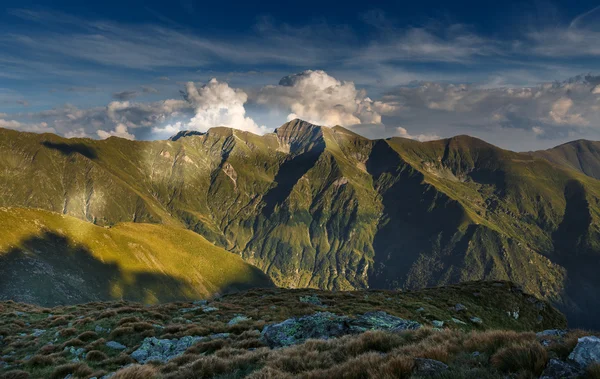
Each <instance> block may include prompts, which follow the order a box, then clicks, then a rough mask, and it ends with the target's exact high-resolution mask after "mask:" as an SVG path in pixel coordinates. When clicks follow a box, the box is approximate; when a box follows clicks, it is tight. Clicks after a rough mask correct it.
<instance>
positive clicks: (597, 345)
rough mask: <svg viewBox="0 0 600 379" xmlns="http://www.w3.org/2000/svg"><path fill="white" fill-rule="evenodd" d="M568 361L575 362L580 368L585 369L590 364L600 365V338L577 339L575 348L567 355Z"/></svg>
mask: <svg viewBox="0 0 600 379" xmlns="http://www.w3.org/2000/svg"><path fill="white" fill-rule="evenodd" d="M569 359H570V360H572V361H574V362H577V363H578V364H579V365H580V366H582V367H587V366H589V365H591V364H592V363H600V338H598V337H595V336H586V337H581V338H579V339H578V340H577V346H575V348H574V349H573V351H572V352H571V354H570V355H569Z"/></svg>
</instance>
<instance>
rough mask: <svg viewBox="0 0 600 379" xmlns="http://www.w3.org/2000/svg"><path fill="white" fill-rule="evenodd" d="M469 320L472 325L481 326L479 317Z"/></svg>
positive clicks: (481, 321) (481, 322)
mask: <svg viewBox="0 0 600 379" xmlns="http://www.w3.org/2000/svg"><path fill="white" fill-rule="evenodd" d="M469 320H471V322H472V323H473V324H479V325H481V324H483V320H482V319H481V318H479V317H471V318H470V319H469Z"/></svg>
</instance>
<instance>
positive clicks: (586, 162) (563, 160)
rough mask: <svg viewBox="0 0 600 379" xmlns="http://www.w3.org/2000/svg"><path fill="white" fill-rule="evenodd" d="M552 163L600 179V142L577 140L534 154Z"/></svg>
mask: <svg viewBox="0 0 600 379" xmlns="http://www.w3.org/2000/svg"><path fill="white" fill-rule="evenodd" d="M532 154H533V155H534V156H537V157H540V158H545V159H547V160H549V161H550V162H552V163H555V164H558V165H561V166H565V167H569V168H572V169H575V170H577V171H581V172H583V173H584V174H586V175H588V176H591V177H592V178H596V179H600V142H599V141H586V140H577V141H573V142H569V143H565V144H563V145H560V146H557V147H555V148H552V149H548V150H541V151H536V152H533V153H532Z"/></svg>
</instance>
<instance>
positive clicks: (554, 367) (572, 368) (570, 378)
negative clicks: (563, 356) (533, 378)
mask: <svg viewBox="0 0 600 379" xmlns="http://www.w3.org/2000/svg"><path fill="white" fill-rule="evenodd" d="M582 375H583V370H582V369H581V368H580V367H579V366H577V365H576V364H573V363H571V362H563V361H560V360H558V359H550V362H548V364H547V365H546V368H545V369H544V372H542V375H541V376H540V379H558V378H560V379H575V378H580V377H581V376H582Z"/></svg>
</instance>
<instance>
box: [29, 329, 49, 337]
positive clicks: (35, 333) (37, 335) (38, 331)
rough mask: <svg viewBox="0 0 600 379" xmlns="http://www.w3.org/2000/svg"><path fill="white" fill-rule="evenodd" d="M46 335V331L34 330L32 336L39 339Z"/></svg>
mask: <svg viewBox="0 0 600 379" xmlns="http://www.w3.org/2000/svg"><path fill="white" fill-rule="evenodd" d="M44 333H46V330H44V329H33V333H31V335H32V336H34V337H39V336H41V335H42V334H44Z"/></svg>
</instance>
